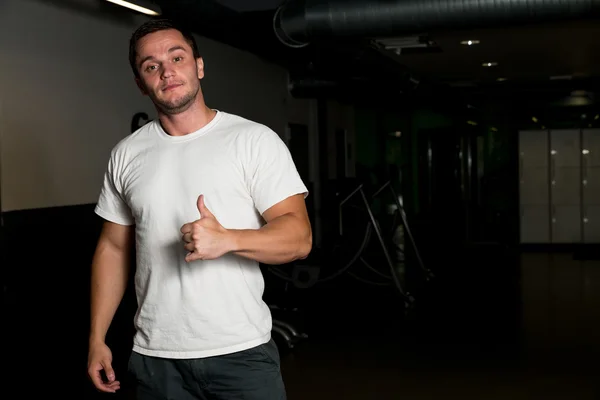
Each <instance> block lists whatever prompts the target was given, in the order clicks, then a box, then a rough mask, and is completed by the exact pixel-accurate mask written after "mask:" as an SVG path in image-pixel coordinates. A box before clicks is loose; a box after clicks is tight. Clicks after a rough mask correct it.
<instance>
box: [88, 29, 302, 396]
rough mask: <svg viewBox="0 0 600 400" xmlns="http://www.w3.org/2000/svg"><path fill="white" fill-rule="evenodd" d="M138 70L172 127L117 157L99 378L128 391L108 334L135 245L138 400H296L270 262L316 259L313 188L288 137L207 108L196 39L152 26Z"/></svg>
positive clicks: (127, 146) (106, 232)
mask: <svg viewBox="0 0 600 400" xmlns="http://www.w3.org/2000/svg"><path fill="white" fill-rule="evenodd" d="M130 63H131V67H132V69H133V72H134V74H135V78H136V82H137V84H138V86H139V88H140V89H141V91H142V92H143V93H144V94H145V95H148V96H149V97H150V99H151V100H152V102H153V103H154V105H155V107H156V110H157V112H158V120H156V121H152V122H150V123H148V124H146V125H145V126H144V127H142V128H140V129H139V130H137V131H136V132H134V133H133V134H131V135H130V136H128V137H126V138H125V139H123V140H122V141H121V142H120V143H118V144H117V145H116V146H115V148H114V149H113V150H112V152H111V156H110V159H109V163H108V167H107V171H106V174H105V178H104V184H103V187H102V191H101V194H100V197H99V201H98V204H97V207H96V213H97V214H98V215H100V216H101V217H103V218H104V219H105V220H106V221H105V223H104V227H103V230H102V233H101V236H100V239H99V243H98V245H97V249H96V252H95V255H94V259H93V265H92V297H91V316H92V319H91V334H90V347H89V365H88V373H89V375H90V377H91V379H92V381H93V383H94V385H95V386H96V388H98V389H99V390H101V391H103V392H112V393H114V392H116V390H118V389H119V388H120V383H119V381H117V378H116V376H115V371H114V370H113V368H112V366H111V363H112V355H111V351H110V349H109V348H108V347H107V346H106V344H105V336H106V333H107V330H108V328H109V325H110V323H111V320H112V318H113V316H114V314H115V312H116V309H117V307H118V305H119V303H120V301H121V299H122V297H123V295H124V291H125V287H126V281H127V276H128V268H129V266H128V263H127V261H128V259H129V255H128V254H129V251H130V249H131V248H132V247H133V241H134V240H135V248H136V259H137V269H136V274H135V287H136V296H137V301H138V310H137V313H136V315H135V327H136V331H137V332H136V335H135V338H134V346H133V352H132V355H131V358H130V360H129V370H130V372H131V373H132V374H133V375H134V377H135V381H136V382H137V384H138V386H137V393H138V398H139V399H140V400H144V399H180V400H186V399H207V398H210V399H237V398H244V399H261V400H269V399H284V398H285V389H284V385H283V380H282V378H281V373H280V364H279V354H278V352H277V348H276V346H275V344H274V342H273V340H272V339H271V314H270V310H269V308H268V306H267V305H266V304H265V303H264V302H263V300H262V294H263V288H264V281H263V277H262V275H261V271H260V269H259V262H262V263H266V264H283V263H288V262H291V261H293V260H296V259H301V258H305V257H306V256H307V255H308V253H309V252H310V250H311V246H312V234H311V227H310V223H309V219H308V216H307V212H306V207H305V202H304V199H305V197H306V195H307V189H306V187H305V185H304V184H303V182H302V180H301V179H300V177H299V174H298V172H297V170H296V167H295V166H294V163H293V162H292V159H291V156H290V153H289V151H288V149H287V147H286V146H285V144H284V143H283V142H282V141H281V140H280V138H279V137H278V136H277V134H275V133H274V132H273V131H272V130H270V129H268V128H267V127H265V126H263V125H260V124H258V123H255V122H251V121H248V120H246V119H243V118H241V117H238V116H234V115H231V114H228V113H225V112H222V111H216V110H213V109H210V108H208V107H207V106H206V104H205V102H204V98H203V94H202V90H201V87H200V80H201V79H202V78H203V77H204V62H203V60H202V58H201V57H200V56H199V53H198V49H197V46H196V43H195V41H194V38H193V37H192V36H191V35H190V34H188V33H186V32H184V31H183V30H180V29H177V28H176V27H175V25H174V24H173V23H171V22H170V21H168V20H152V21H149V22H147V23H145V24H144V25H142V26H141V27H140V28H138V30H136V32H135V33H134V34H133V36H132V38H131V44H130ZM232 95H235V93H232ZM101 372H103V373H104V374H105V376H106V378H103V377H102V375H101Z"/></svg>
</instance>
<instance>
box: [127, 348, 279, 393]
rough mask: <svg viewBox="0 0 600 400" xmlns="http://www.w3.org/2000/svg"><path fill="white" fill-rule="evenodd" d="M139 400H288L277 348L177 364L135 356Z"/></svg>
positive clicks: (133, 367)
mask: <svg viewBox="0 0 600 400" xmlns="http://www.w3.org/2000/svg"><path fill="white" fill-rule="evenodd" d="M129 372H130V373H131V374H132V375H133V379H134V381H135V383H136V384H137V388H136V392H137V400H208V399H211V400H212V399H214V400H221V399H228V400H236V399H244V400H285V398H286V394H285V387H284V384H283V379H282V377H281V369H280V359H279V352H278V350H277V345H276V344H275V342H274V341H273V339H271V341H270V342H268V343H266V344H263V345H260V346H258V347H254V348H252V349H248V350H244V351H240V352H237V353H232V354H226V355H222V356H216V357H207V358H198V359H191V360H174V359H165V358H156V357H148V356H144V355H141V354H138V353H135V352H132V354H131V358H130V360H129Z"/></svg>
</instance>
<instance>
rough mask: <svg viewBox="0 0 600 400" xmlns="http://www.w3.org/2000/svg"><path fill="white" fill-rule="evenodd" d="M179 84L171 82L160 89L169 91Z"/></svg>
mask: <svg viewBox="0 0 600 400" xmlns="http://www.w3.org/2000/svg"><path fill="white" fill-rule="evenodd" d="M181 85H182V84H180V83H175V84H172V85H168V86H165V87H164V88H162V91H163V92H168V91H171V90H173V89H177V88H178V87H179V86H181Z"/></svg>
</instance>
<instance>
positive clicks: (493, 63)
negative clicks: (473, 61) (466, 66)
mask: <svg viewBox="0 0 600 400" xmlns="http://www.w3.org/2000/svg"><path fill="white" fill-rule="evenodd" d="M482 65H483V66H484V67H495V66H496V65H498V63H497V62H485V63H483V64H482Z"/></svg>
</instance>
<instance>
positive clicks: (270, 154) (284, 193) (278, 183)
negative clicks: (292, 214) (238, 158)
mask: <svg viewBox="0 0 600 400" xmlns="http://www.w3.org/2000/svg"><path fill="white" fill-rule="evenodd" d="M250 166H251V168H250V172H251V174H250V185H249V186H250V192H251V196H252V198H253V199H254V204H255V207H256V209H257V210H258V212H259V213H260V214H261V215H262V214H263V213H264V212H265V211H266V210H268V209H269V208H271V207H272V206H274V205H275V204H277V203H279V202H281V201H283V200H285V199H287V198H288V197H290V196H293V195H297V194H303V195H304V198H306V197H307V196H308V189H307V188H306V185H305V184H304V182H302V178H301V177H300V174H299V173H298V170H297V168H296V165H295V164H294V161H293V159H292V155H291V153H290V151H289V149H288V148H287V146H286V145H285V143H284V142H283V140H281V138H280V137H279V136H278V135H277V134H276V133H275V132H274V131H272V130H270V129H268V128H265V130H264V131H262V132H261V134H260V135H259V137H258V139H257V140H256V141H255V142H254V143H253V144H252V152H251V159H250Z"/></svg>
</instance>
